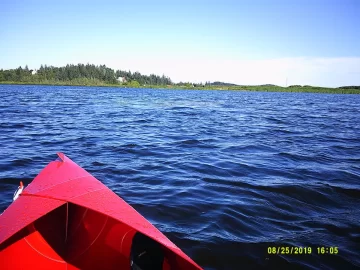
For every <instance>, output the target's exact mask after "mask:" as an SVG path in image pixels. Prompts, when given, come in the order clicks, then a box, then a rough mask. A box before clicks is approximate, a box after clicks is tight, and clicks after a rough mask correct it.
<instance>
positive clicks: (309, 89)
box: [0, 78, 360, 94]
mask: <svg viewBox="0 0 360 270" xmlns="http://www.w3.org/2000/svg"><path fill="white" fill-rule="evenodd" d="M0 84H18V85H19V84H20V85H63V86H105V87H121V88H153V89H177V90H232V91H262V92H299V93H300V92H302V93H328V94H360V89H351V88H347V89H343V88H326V87H316V86H290V87H281V86H276V85H249V86H246V85H244V86H220V85H219V86H205V87H202V86H195V87H193V86H179V85H142V86H136V87H134V86H132V85H131V84H107V83H104V82H103V81H100V80H97V79H93V80H89V79H86V80H83V79H82V78H80V79H74V80H71V81H54V80H44V81H41V82H11V81H3V82H0Z"/></svg>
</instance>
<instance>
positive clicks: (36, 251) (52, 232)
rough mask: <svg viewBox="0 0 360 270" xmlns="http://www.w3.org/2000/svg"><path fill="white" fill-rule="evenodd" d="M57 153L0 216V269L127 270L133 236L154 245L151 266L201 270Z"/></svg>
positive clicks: (133, 211)
mask: <svg viewBox="0 0 360 270" xmlns="http://www.w3.org/2000/svg"><path fill="white" fill-rule="evenodd" d="M59 156H60V157H61V160H60V161H55V162H52V163H50V164H49V165H48V166H47V167H46V168H45V169H44V170H43V171H42V172H41V173H40V174H39V175H38V176H37V177H36V178H35V179H34V180H33V182H32V183H31V184H30V185H29V186H28V187H26V188H25V190H24V192H23V193H22V194H21V195H20V196H19V198H18V199H17V200H16V201H14V202H13V203H12V204H11V205H10V206H9V208H8V209H7V210H5V212H4V213H3V214H2V215H1V216H0V269H54V270H57V269H133V268H132V267H131V264H132V263H133V262H132V258H133V257H134V254H133V252H134V250H135V249H134V239H135V238H136V237H135V236H136V235H142V236H143V237H145V238H146V239H148V240H149V241H150V242H151V241H152V242H154V243H156V244H157V245H159V247H160V249H161V255H159V256H160V257H157V258H155V257H154V261H156V260H157V259H158V260H160V262H161V266H160V268H157V269H164V270H167V269H189V270H191V269H201V268H200V267H199V266H198V265H197V264H196V263H195V262H194V261H192V260H191V259H190V258H189V257H187V256H186V255H185V254H184V253H183V252H182V251H181V250H180V249H179V248H178V247H176V246H175V245H174V244H173V243H172V242H170V240H169V239H167V238H166V237H165V236H164V235H163V234H162V233H161V232H160V231H158V230H157V229H156V228H155V227H154V226H153V225H151V224H150V223H149V222H148V221H147V220H146V219H144V218H143V217H142V216H141V215H140V214H139V213H137V212H136V211H135V210H134V209H133V208H132V207H131V206H129V205H128V204H126V203H125V202H124V201H123V200H122V199H121V198H119V197H118V196H117V195H116V194H115V193H113V192H112V191H111V190H109V189H108V188H106V187H105V186H104V185H103V184H102V183H101V182H100V181H98V180H97V179H95V178H94V177H93V176H91V175H90V174H89V173H87V172H86V171H85V170H83V169H82V168H80V167H79V166H78V165H77V164H75V163H74V162H72V161H71V160H70V159H68V158H67V157H66V156H64V155H62V156H61V154H60V155H59ZM49 179H51V181H49ZM84 183H85V184H86V188H85V190H86V191H84V188H82V189H81V190H82V191H81V192H79V189H78V187H79V186H83V185H84ZM139 239H140V238H139ZM147 251H149V253H151V251H150V250H149V249H148V250H147ZM143 253H145V252H142V253H141V254H140V255H139V256H142V254H143ZM154 256H157V255H156V254H155V255H154ZM144 257H145V256H144ZM159 258H160V259H159ZM139 269H144V270H146V269H149V267H148V268H139ZM151 269H152V268H151Z"/></svg>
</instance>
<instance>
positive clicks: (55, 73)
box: [0, 64, 172, 86]
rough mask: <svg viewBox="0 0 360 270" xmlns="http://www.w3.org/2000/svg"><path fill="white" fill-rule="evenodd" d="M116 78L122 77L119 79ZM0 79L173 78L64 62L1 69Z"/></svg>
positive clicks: (158, 81) (136, 81) (134, 81)
mask: <svg viewBox="0 0 360 270" xmlns="http://www.w3.org/2000/svg"><path fill="white" fill-rule="evenodd" d="M118 78H122V79H121V80H120V81H119V80H118ZM0 82H18V83H46V84H52V83H53V84H59V83H61V82H66V83H68V84H72V83H73V84H74V85H78V84H80V85H81V84H84V85H102V84H104V85H108V84H122V85H132V86H140V85H171V84H172V81H171V79H170V78H169V77H166V76H165V75H162V76H158V75H154V74H151V75H149V76H147V75H142V74H140V73H139V72H134V73H132V72H131V71H123V70H116V71H115V70H113V69H111V68H108V67H106V66H105V65H98V66H96V65H90V64H87V65H84V64H77V65H66V66H64V67H53V66H46V65H41V66H40V68H39V69H38V70H32V69H29V68H28V66H25V67H24V68H22V67H21V66H20V67H18V68H16V69H9V70H2V69H1V70H0Z"/></svg>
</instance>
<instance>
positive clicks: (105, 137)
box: [0, 85, 360, 269]
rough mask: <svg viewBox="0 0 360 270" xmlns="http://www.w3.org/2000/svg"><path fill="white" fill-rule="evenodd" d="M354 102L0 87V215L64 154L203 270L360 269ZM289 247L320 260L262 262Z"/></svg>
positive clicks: (358, 132)
mask: <svg viewBox="0 0 360 270" xmlns="http://www.w3.org/2000/svg"><path fill="white" fill-rule="evenodd" d="M359 105H360V95H331V94H304V93H270V92H237V91H206V90H204V91H202V90H201V91H195V90H194V91H192V90H190V91H186V90H152V89H120V88H102V87H61V86H57V87H53V86H15V85H9V86H7V85H0V212H2V211H3V210H4V209H5V208H6V207H7V206H8V205H9V204H10V203H11V200H12V195H13V192H14V191H15V189H16V188H17V186H18V184H19V181H20V180H22V181H24V183H25V184H28V183H29V182H30V181H31V180H32V179H33V178H34V177H35V176H36V175H37V174H38V173H39V171H40V170H41V169H42V168H43V167H44V166H45V165H47V164H48V163H49V162H50V161H52V160H55V159H56V157H57V156H56V152H58V151H62V152H64V153H65V154H66V155H68V156H69V157H70V158H71V159H73V160H74V161H75V162H76V163H78V164H79V165H80V166H82V167H83V168H84V169H86V170H87V171H89V172H90V173H92V174H93V175H94V176H95V177H96V178H98V179H99V180H100V181H102V182H103V183H104V184H106V185H107V186H108V187H109V188H111V189H112V190H113V191H114V192H116V193H117V194H118V195H119V196H121V197H122V198H123V199H124V200H126V201H127V202H128V203H129V204H131V205H132V206H133V207H134V208H135V209H136V210H138V211H139V212H140V213H141V214H142V215H143V216H145V217H146V218H147V219H148V220H150V221H151V222H152V223H153V224H154V225H155V226H157V227H158V228H159V229H160V230H161V231H162V232H163V233H165V235H166V236H168V237H169V239H170V240H172V241H173V242H174V243H175V244H176V245H177V246H179V247H180V248H181V249H183V250H184V251H185V253H187V254H188V255H189V256H190V257H191V258H193V259H194V260H195V261H196V262H197V263H198V264H200V265H201V266H202V267H204V268H205V269H262V268H263V269H273V268H280V267H284V266H285V267H286V268H288V269H290V268H291V269H296V268H297V267H299V268H308V269H319V268H321V269H339V268H341V269H352V268H354V269H355V268H359V267H360V256H359V253H360V224H359V222H360V106H359ZM285 246H289V247H299V246H302V247H312V253H311V254H306V255H304V254H302V255H294V254H292V255H289V254H288V255H269V254H268V248H269V247H285ZM317 247H337V248H338V254H337V255H329V254H328V255H326V254H323V255H322V254H320V255H318V254H317V253H318V250H317ZM333 250H334V249H332V251H333Z"/></svg>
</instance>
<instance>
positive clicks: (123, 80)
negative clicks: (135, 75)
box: [117, 77, 126, 83]
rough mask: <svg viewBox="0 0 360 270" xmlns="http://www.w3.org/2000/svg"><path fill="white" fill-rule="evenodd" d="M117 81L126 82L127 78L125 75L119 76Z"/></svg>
mask: <svg viewBox="0 0 360 270" xmlns="http://www.w3.org/2000/svg"><path fill="white" fill-rule="evenodd" d="M117 81H118V82H121V83H123V82H126V79H125V77H119V78H117Z"/></svg>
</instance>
